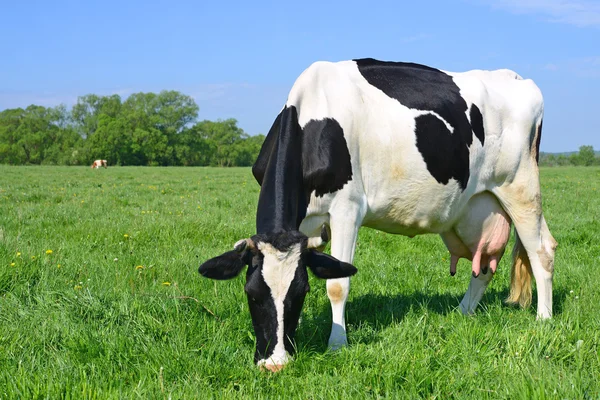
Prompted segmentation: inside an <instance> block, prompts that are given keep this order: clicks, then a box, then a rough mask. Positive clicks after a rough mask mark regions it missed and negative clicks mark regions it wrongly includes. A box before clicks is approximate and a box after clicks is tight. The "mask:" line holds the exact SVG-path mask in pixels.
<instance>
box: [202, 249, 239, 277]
mask: <svg viewBox="0 0 600 400" xmlns="http://www.w3.org/2000/svg"><path fill="white" fill-rule="evenodd" d="M245 266H246V262H245V261H244V252H239V251H236V250H231V251H228V252H226V253H223V254H221V255H220V256H218V257H215V258H211V259H210V260H208V261H206V262H204V264H202V265H200V268H198V272H199V273H200V275H202V276H204V277H206V278H210V279H218V280H225V279H231V278H235V277H236V276H238V275H239V273H240V272H241V271H242V269H244V267H245Z"/></svg>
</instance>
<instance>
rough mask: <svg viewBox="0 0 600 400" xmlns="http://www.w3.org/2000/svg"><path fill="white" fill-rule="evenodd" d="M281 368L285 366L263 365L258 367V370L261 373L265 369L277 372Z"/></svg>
mask: <svg viewBox="0 0 600 400" xmlns="http://www.w3.org/2000/svg"><path fill="white" fill-rule="evenodd" d="M283 367H285V364H263V365H261V366H260V369H262V370H263V371H264V370H265V369H266V370H269V371H271V372H279V371H281V370H282V369H283Z"/></svg>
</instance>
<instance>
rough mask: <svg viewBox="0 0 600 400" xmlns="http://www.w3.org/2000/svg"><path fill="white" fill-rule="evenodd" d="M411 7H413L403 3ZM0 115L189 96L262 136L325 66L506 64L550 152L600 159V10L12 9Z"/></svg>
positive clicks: (6, 6)
mask: <svg viewBox="0 0 600 400" xmlns="http://www.w3.org/2000/svg"><path fill="white" fill-rule="evenodd" d="M407 3H409V4H407ZM0 9H1V10H2V24H0V54H1V55H2V56H1V61H0V110H1V109H6V108H14V107H26V106H27V105H29V104H32V103H33V104H39V105H43V106H56V105H58V104H61V103H64V104H66V105H67V106H70V105H72V104H74V103H75V102H76V100H77V96H81V95H84V94H88V93H95V94H100V95H108V94H113V93H117V94H120V95H121V96H122V97H126V96H127V95H129V94H131V93H135V92H140V91H154V92H157V91H160V90H163V89H169V90H170V89H173V90H179V91H181V92H183V93H185V94H188V95H190V96H193V97H194V98H195V100H196V102H197V103H198V105H199V107H200V118H201V119H218V118H223V119H224V118H231V117H233V118H236V119H237V120H238V121H239V125H240V126H241V127H242V128H243V129H244V130H245V131H246V132H248V133H250V134H256V133H266V132H267V131H268V129H269V128H270V126H271V123H272V122H273V120H274V118H275V116H276V115H277V113H278V111H279V109H280V108H281V107H282V105H283V103H284V102H285V99H286V97H287V92H288V91H289V89H290V87H291V86H292V84H293V82H294V80H295V79H296V77H297V76H298V75H299V74H300V73H301V72H302V71H303V70H304V69H305V68H306V67H307V66H309V65H310V64H311V63H312V62H314V61H317V60H330V61H338V60H345V59H352V58H360V57H374V58H379V59H383V60H390V61H391V60H393V61H412V62H418V63H423V64H427V65H430V66H433V67H436V68H441V69H445V70H449V71H464V70H468V69H474V68H480V69H497V68H510V69H513V70H515V71H517V72H518V73H519V74H521V75H522V76H523V77H526V78H532V79H533V80H534V81H535V82H536V83H537V84H538V86H539V87H540V88H541V89H542V92H543V93H544V97H545V103H546V114H545V119H544V134H543V139H542V151H550V152H559V151H572V150H577V149H578V148H579V146H580V145H584V144H591V145H593V146H594V148H595V149H596V150H600V96H599V93H600V1H598V0H594V1H592V0H547V1H543V0H459V1H420V2H404V1H387V0H378V1H375V2H367V1H364V0H362V1H353V0H346V1H330V2H328V1H312V0H305V1H302V2H285V1H283V2H282V1H259V0H256V1H227V0H220V1H206V0H204V1H202V0H200V1H143V2H142V1H127V0H121V1H112V0H104V1H102V2H94V1H89V2H85V1H58V0H57V1H29V2H8V1H6V0H2V4H1V7H0Z"/></svg>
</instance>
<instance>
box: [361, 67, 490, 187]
mask: <svg viewBox="0 0 600 400" xmlns="http://www.w3.org/2000/svg"><path fill="white" fill-rule="evenodd" d="M355 62H356V64H357V65H358V70H359V72H360V73H361V75H362V76H363V77H364V78H365V79H366V80H367V81H368V82H369V84H371V85H373V86H375V87H376V88H378V89H380V90H381V91H383V92H384V93H385V94H386V95H388V96H389V97H391V98H393V99H396V100H397V101H398V102H400V104H402V105H404V106H406V107H408V108H411V109H416V110H423V111H433V112H435V113H436V114H437V115H439V116H440V117H441V118H443V119H444V121H446V122H447V123H448V124H450V126H452V128H453V130H454V132H453V133H451V134H450V132H449V130H448V129H447V128H446V127H445V126H444V124H443V123H442V121H440V120H439V119H438V118H437V117H436V116H434V115H431V114H429V115H423V116H419V117H417V127H416V132H415V133H416V136H417V148H418V149H419V152H420V153H421V154H422V155H423V159H424V160H425V163H426V164H427V169H428V170H429V173H430V174H431V175H432V176H433V177H434V178H435V179H436V180H437V181H438V182H440V183H443V184H447V183H448V180H449V179H450V178H453V179H455V180H456V181H458V182H459V184H460V186H461V188H462V189H463V190H464V189H465V188H466V186H467V182H468V181H469V146H470V145H471V143H473V130H472V128H471V124H469V120H468V119H467V115H466V111H467V103H466V102H465V100H464V99H463V98H462V96H461V95H460V89H459V87H458V86H457V85H456V83H454V81H453V80H452V77H451V76H450V75H448V74H445V73H444V72H442V71H440V70H438V69H435V68H431V67H427V66H425V65H420V64H414V63H402V62H386V61H378V60H374V59H372V58H367V59H361V60H355ZM434 120H438V121H439V122H435V121H434ZM442 127H443V129H442ZM481 127H482V130H481V132H483V124H482V125H481ZM437 128H439V129H441V131H439V130H437ZM476 134H477V133H476Z"/></svg>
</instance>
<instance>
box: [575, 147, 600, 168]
mask: <svg viewBox="0 0 600 400" xmlns="http://www.w3.org/2000/svg"><path fill="white" fill-rule="evenodd" d="M578 158H579V160H578V161H579V164H580V165H585V166H586V167H589V166H590V165H594V164H595V163H596V153H595V152H594V147H593V146H581V147H579V154H578Z"/></svg>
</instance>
